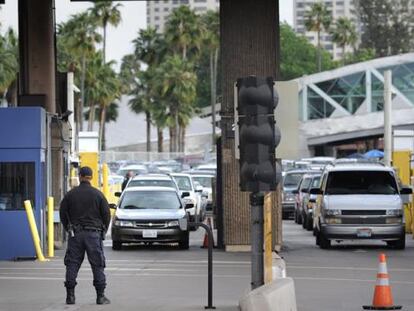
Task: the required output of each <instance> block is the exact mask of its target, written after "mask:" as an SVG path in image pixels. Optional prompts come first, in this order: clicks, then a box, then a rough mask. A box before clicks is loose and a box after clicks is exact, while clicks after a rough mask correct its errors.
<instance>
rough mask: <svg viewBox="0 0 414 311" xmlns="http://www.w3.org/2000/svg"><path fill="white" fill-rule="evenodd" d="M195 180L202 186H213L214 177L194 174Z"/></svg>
mask: <svg viewBox="0 0 414 311" xmlns="http://www.w3.org/2000/svg"><path fill="white" fill-rule="evenodd" d="M193 180H194V181H196V182H198V183H199V184H200V185H201V186H203V187H205V188H212V181H213V177H208V176H207V177H206V176H198V177H196V176H193Z"/></svg>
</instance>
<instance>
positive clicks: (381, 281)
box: [363, 253, 402, 310]
mask: <svg viewBox="0 0 414 311" xmlns="http://www.w3.org/2000/svg"><path fill="white" fill-rule="evenodd" d="M363 308H364V310H401V308H402V306H394V302H393V299H392V293H391V286H390V281H389V277H388V272H387V259H386V257H385V254H384V253H381V254H380V255H379V265H378V274H377V284H376V285H375V291H374V299H373V301H372V306H363Z"/></svg>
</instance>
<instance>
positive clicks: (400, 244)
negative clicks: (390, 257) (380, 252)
mask: <svg viewBox="0 0 414 311" xmlns="http://www.w3.org/2000/svg"><path fill="white" fill-rule="evenodd" d="M387 245H388V246H389V247H391V248H394V249H405V234H403V235H402V236H401V238H400V239H399V240H396V241H387Z"/></svg>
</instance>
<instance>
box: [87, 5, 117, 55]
mask: <svg viewBox="0 0 414 311" xmlns="http://www.w3.org/2000/svg"><path fill="white" fill-rule="evenodd" d="M121 7H122V5H121V4H119V3H118V4H115V3H113V2H112V1H100V2H96V3H95V4H94V7H93V8H91V9H90V12H91V15H92V16H93V17H94V18H95V19H96V21H97V23H98V25H100V26H101V27H102V28H103V59H104V62H106V31H107V27H108V25H112V26H114V27H116V26H118V25H119V23H120V22H121V20H122V17H121V12H120V11H119V8H121Z"/></svg>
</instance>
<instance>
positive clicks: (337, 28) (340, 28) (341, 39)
mask: <svg viewBox="0 0 414 311" xmlns="http://www.w3.org/2000/svg"><path fill="white" fill-rule="evenodd" d="M331 35H332V41H333V42H335V43H336V44H338V45H339V46H340V47H341V48H342V60H343V64H345V49H346V47H347V46H352V47H353V48H354V50H355V44H356V43H357V41H358V35H357V32H356V28H355V25H354V24H353V23H352V21H351V20H350V19H349V18H346V17H340V18H338V20H337V21H336V22H335V25H334V28H333V29H331Z"/></svg>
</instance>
